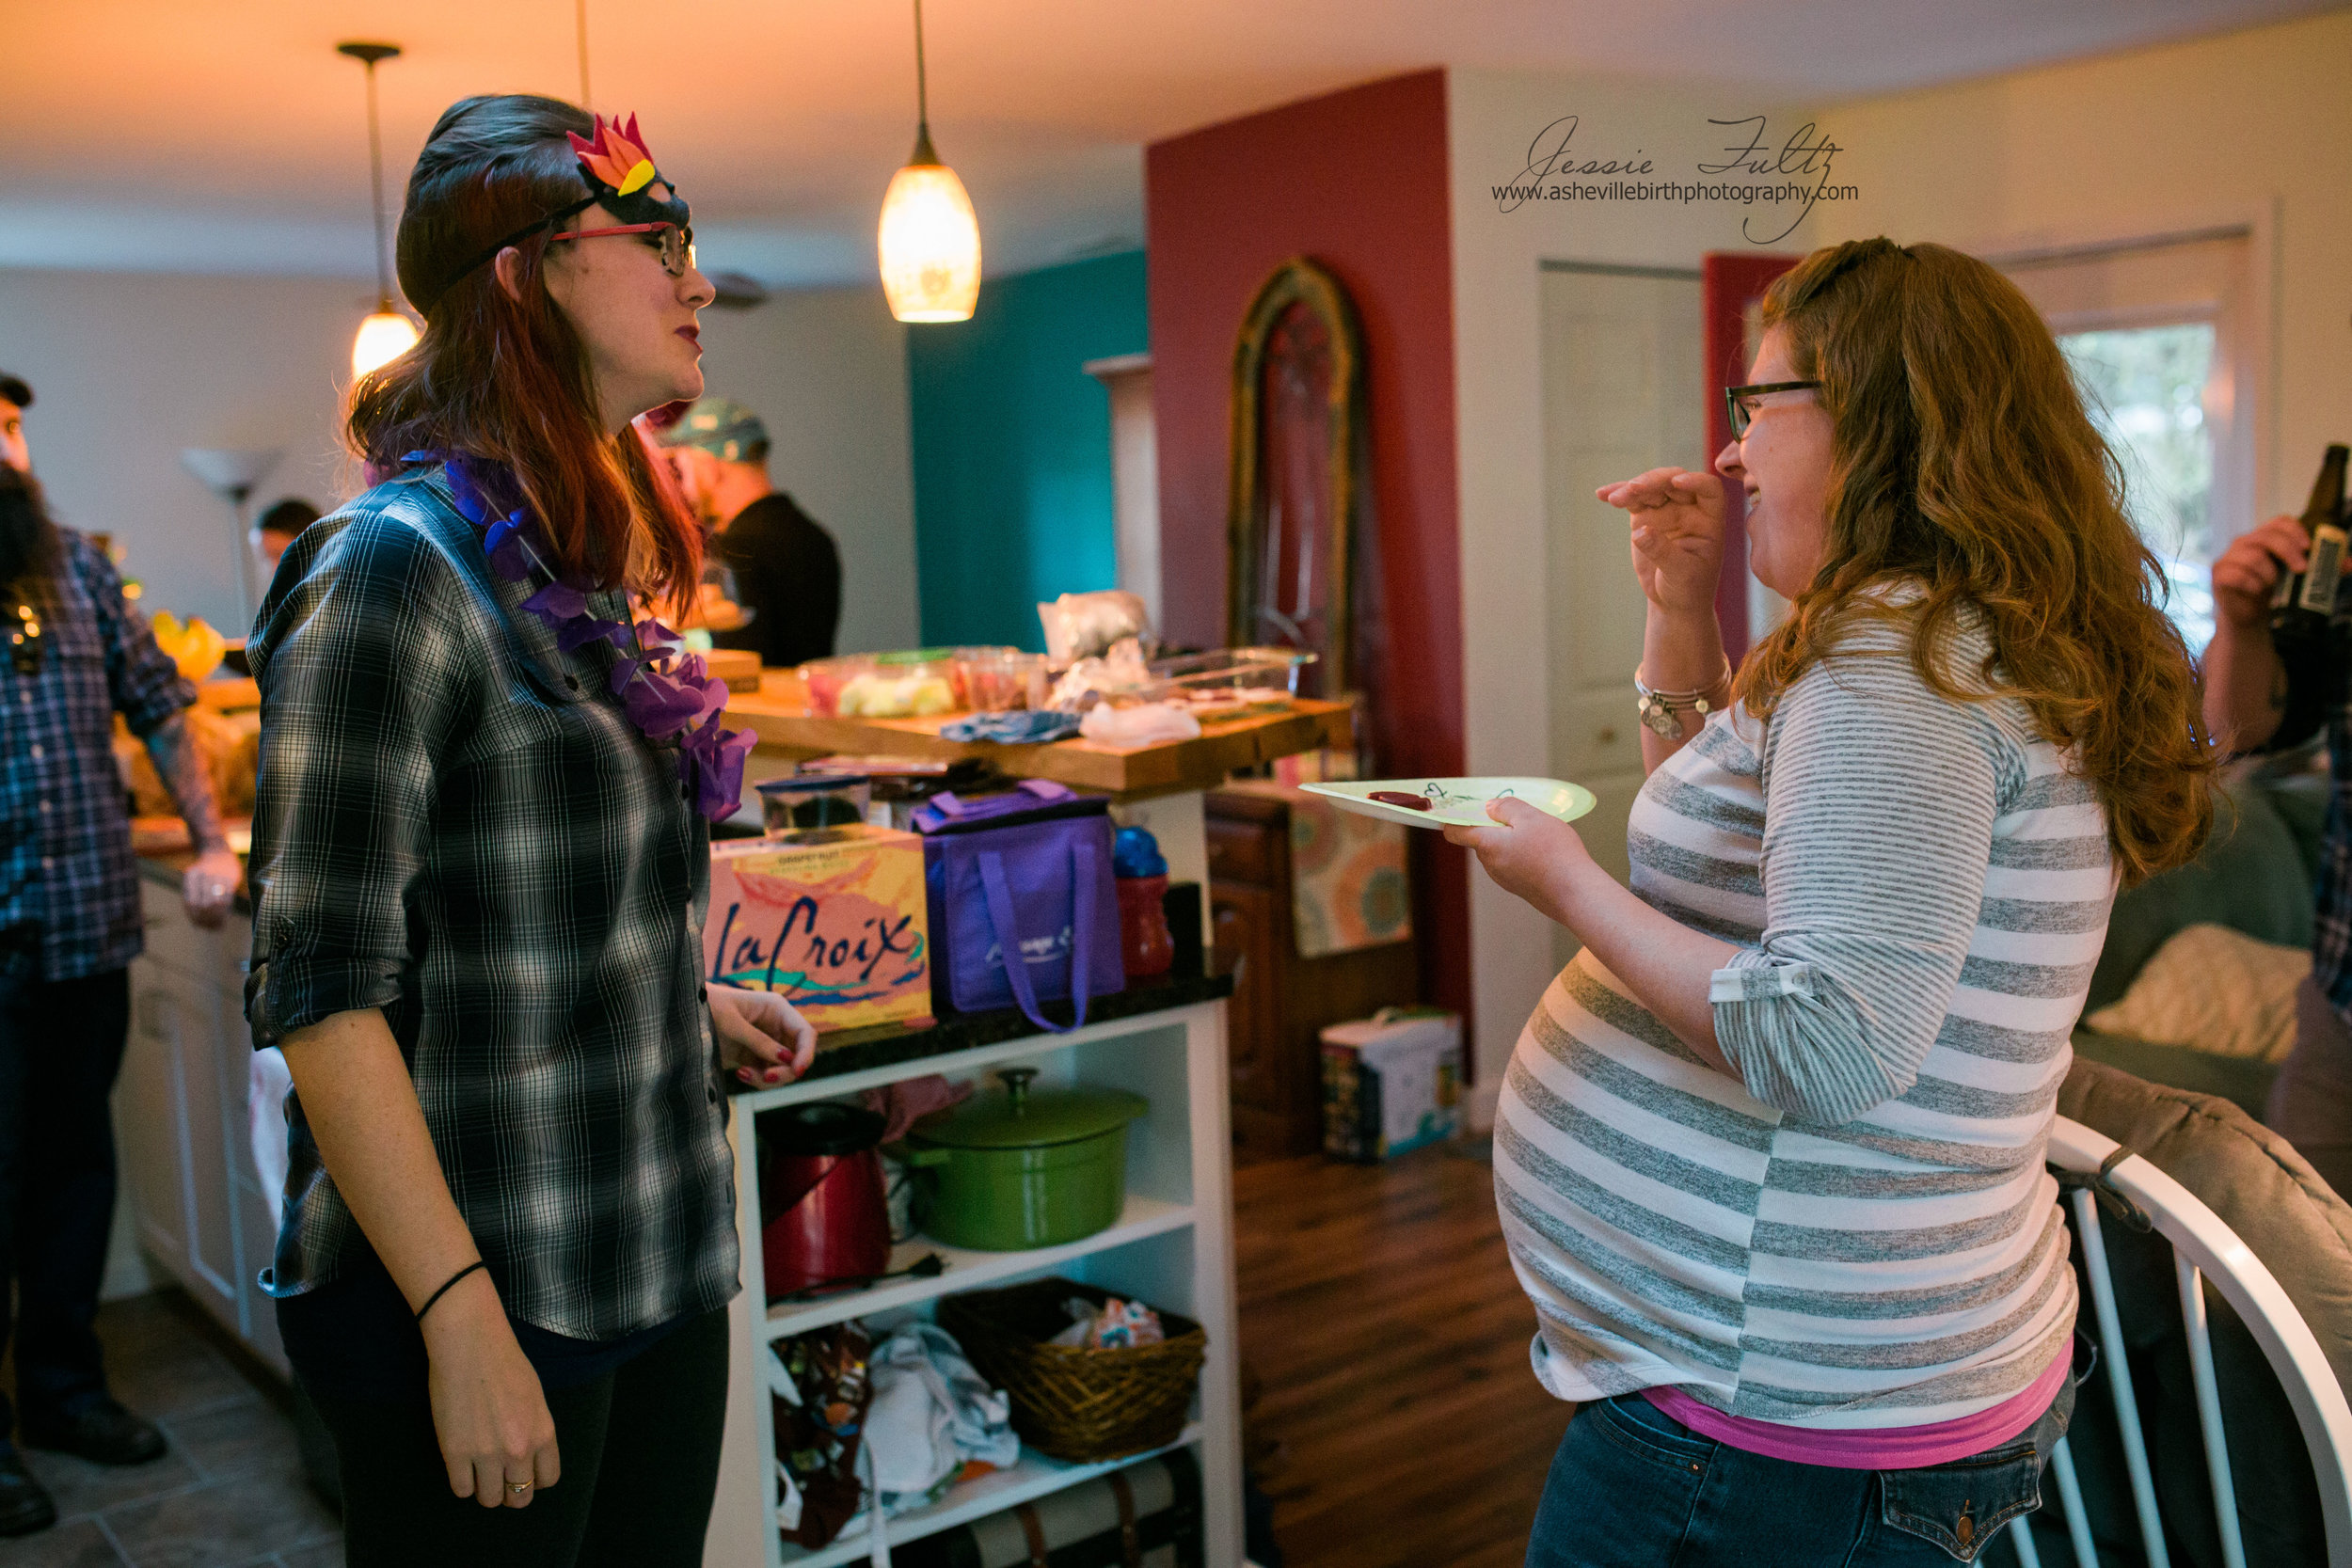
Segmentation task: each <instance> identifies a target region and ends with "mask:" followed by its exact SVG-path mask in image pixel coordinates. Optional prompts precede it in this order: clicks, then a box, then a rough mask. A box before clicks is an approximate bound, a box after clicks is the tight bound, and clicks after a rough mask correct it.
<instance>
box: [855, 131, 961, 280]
mask: <svg viewBox="0 0 2352 1568" xmlns="http://www.w3.org/2000/svg"><path fill="white" fill-rule="evenodd" d="M929 140H930V138H929V137H926V138H925V142H926V144H927V145H925V146H923V147H920V148H918V149H917V150H916V151H917V154H918V156H917V158H916V160H915V161H914V162H913V163H910V164H908V165H907V166H906V167H904V168H902V169H900V170H899V171H898V173H897V174H896V175H893V176H892V177H891V181H890V190H889V192H888V193H887V194H886V195H884V196H883V198H882V230H881V233H880V235H879V236H878V240H877V245H876V248H877V249H878V250H879V251H880V252H881V256H882V293H883V294H884V295H886V296H887V297H888V298H889V300H890V313H891V314H892V315H894V316H896V317H898V319H899V320H900V321H902V322H961V321H970V320H971V319H972V308H973V307H974V306H975V305H976V304H977V303H978V301H979V297H980V220H979V219H978V218H977V216H976V215H974V214H973V211H972V198H970V197H969V196H967V195H965V194H964V190H963V182H962V181H961V180H959V179H957V178H956V171H955V170H954V169H951V168H949V167H948V166H946V164H943V163H940V162H938V161H937V160H936V159H924V158H922V157H921V156H920V154H921V153H923V152H928V151H929V150H930V147H929V146H928V143H929Z"/></svg>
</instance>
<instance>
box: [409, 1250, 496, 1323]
mask: <svg viewBox="0 0 2352 1568" xmlns="http://www.w3.org/2000/svg"><path fill="white" fill-rule="evenodd" d="M489 1266H490V1265H489V1264H487V1263H485V1262H484V1261H483V1260H482V1259H479V1258H477V1259H474V1260H473V1261H472V1262H470V1263H469V1264H467V1265H466V1266H465V1267H464V1268H462V1269H459V1270H458V1271H457V1272H456V1273H455V1274H453V1275H450V1276H449V1278H448V1279H447V1280H446V1281H445V1282H443V1284H442V1286H441V1288H440V1289H439V1290H437V1291H434V1292H433V1294H432V1295H431V1296H430V1297H428V1298H427V1299H426V1301H425V1304H424V1305H423V1306H422V1307H418V1308H417V1322H419V1323H422V1322H424V1315H425V1314H426V1313H427V1312H430V1311H432V1310H433V1308H434V1307H437V1305H439V1303H440V1300H441V1298H442V1297H443V1296H445V1295H447V1294H449V1292H450V1289H451V1287H452V1286H454V1285H455V1284H456V1283H457V1282H458V1281H459V1280H461V1279H463V1278H465V1277H466V1276H467V1275H469V1274H471V1273H473V1272H474V1270H476V1269H486V1268H488V1267H489Z"/></svg>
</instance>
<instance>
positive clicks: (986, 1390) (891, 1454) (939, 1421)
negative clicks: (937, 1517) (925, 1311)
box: [866, 1323, 1021, 1513]
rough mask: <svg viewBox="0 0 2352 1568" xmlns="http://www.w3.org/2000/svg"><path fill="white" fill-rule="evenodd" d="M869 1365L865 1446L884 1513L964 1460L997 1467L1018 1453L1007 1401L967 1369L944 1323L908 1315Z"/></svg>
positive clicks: (918, 1499) (908, 1503) (913, 1503)
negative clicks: (920, 1320) (907, 1320)
mask: <svg viewBox="0 0 2352 1568" xmlns="http://www.w3.org/2000/svg"><path fill="white" fill-rule="evenodd" d="M868 1366H869V1367H870V1368H871V1370H872V1376H873V1385H874V1398H873V1402H872V1403H871V1404H869V1405H868V1406H867V1407H866V1451H867V1453H868V1454H869V1455H870V1456H871V1458H872V1463H873V1486H874V1490H875V1492H876V1493H878V1494H880V1495H881V1497H882V1512H883V1513H903V1512H905V1511H906V1510H908V1509H910V1508H919V1507H921V1506H922V1505H923V1504H925V1503H927V1502H930V1500H931V1499H932V1497H934V1496H935V1495H936V1494H937V1493H938V1492H940V1491H942V1490H944V1489H945V1487H946V1485H948V1484H950V1483H952V1482H953V1481H955V1480H957V1479H958V1478H960V1477H961V1475H962V1474H963V1472H964V1469H965V1466H967V1465H973V1464H975V1463H977V1464H981V1465H990V1466H993V1467H994V1468H997V1469H1003V1468H1004V1467H1006V1466H1007V1465H1012V1464H1014V1463H1015V1462H1017V1461H1018V1460H1019V1459H1020V1457H1021V1439H1020V1438H1018V1437H1016V1436H1014V1435H1013V1432H1012V1401H1011V1400H1010V1399H1009V1397H1008V1396H1007V1395H1006V1394H1005V1393H1003V1392H1002V1391H1001V1390H999V1389H996V1388H992V1387H990V1386H989V1385H988V1381H987V1380H986V1379H985V1378H983V1377H981V1376H980V1374H979V1373H978V1372H977V1371H974V1370H972V1363H971V1362H969V1361H967V1360H965V1359H964V1358H963V1349H962V1347H961V1346H960V1345H958V1344H957V1343H956V1340H955V1336H953V1335H951V1334H949V1333H948V1332H947V1331H946V1329H944V1328H940V1327H938V1326H936V1325H935V1324H932V1323H907V1324H905V1325H903V1326H902V1327H900V1328H899V1329H898V1332H897V1333H895V1334H893V1335H892V1336H891V1337H890V1338H888V1339H886V1340H884V1341H883V1342H882V1347H881V1348H880V1349H878V1350H876V1351H875V1352H874V1354H873V1356H872V1357H871V1359H870V1361H869V1362H868Z"/></svg>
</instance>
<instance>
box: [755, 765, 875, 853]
mask: <svg viewBox="0 0 2352 1568" xmlns="http://www.w3.org/2000/svg"><path fill="white" fill-rule="evenodd" d="M755 787H756V788H757V789H758V790H759V816H760V820H761V821H762V822H764V823H766V824H767V827H768V835H769V836H770V837H771V838H774V837H778V836H781V835H787V834H795V833H805V832H823V831H825V830H827V829H831V828H846V827H848V826H850V824H851V823H853V822H863V821H865V820H866V807H867V806H868V805H869V804H870V803H871V801H872V800H873V795H874V788H873V781H872V780H871V779H869V778H868V777H867V776H866V774H864V773H795V774H794V775H792V777H790V778H788V779H768V780H764V781H762V782H761V783H760V784H758V785H756V786H755Z"/></svg>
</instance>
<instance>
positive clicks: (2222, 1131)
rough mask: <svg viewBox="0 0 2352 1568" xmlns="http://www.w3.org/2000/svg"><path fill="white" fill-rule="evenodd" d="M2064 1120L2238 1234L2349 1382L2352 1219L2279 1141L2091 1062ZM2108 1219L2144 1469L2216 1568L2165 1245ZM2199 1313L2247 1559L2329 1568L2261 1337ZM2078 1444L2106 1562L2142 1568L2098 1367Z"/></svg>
mask: <svg viewBox="0 0 2352 1568" xmlns="http://www.w3.org/2000/svg"><path fill="white" fill-rule="evenodd" d="M2058 1114H2059V1115H2060V1116H2064V1117H2072V1118H2074V1120H2076V1121H2079V1122H2081V1123H2082V1124H2083V1125H2085V1126H2086V1127H2090V1128H2091V1129H2093V1130H2094V1131H2097V1132H2104V1133H2106V1135H2107V1136H2108V1137H2110V1138H2113V1139H2115V1140H2116V1141H2117V1142H2119V1143H2122V1144H2124V1145H2126V1146H2128V1147H2129V1148H2132V1149H2133V1150H2134V1151H2135V1152H2136V1153H2138V1154H2140V1155H2142V1156H2144V1157H2145V1158H2146V1159H2147V1160H2148V1161H2149V1162H2150V1163H2151V1164H2153V1165H2155V1166H2156V1168H2157V1169H2159V1170H2161V1171H2163V1172H2164V1173H2165V1174H2166V1175H2168V1176H2169V1177H2171V1178H2172V1179H2173V1180H2176V1181H2178V1182H2180V1183H2181V1184H2182V1185H2183V1186H2185V1187H2186V1188H2187V1189H2188V1190H2189V1191H2190V1192H2191V1193H2193V1194H2195V1195H2196V1196H2198V1197H2199V1198H2200V1199H2201V1200H2202V1201H2203V1202H2204V1203H2205V1205H2206V1206H2207V1207H2208V1208H2210V1209H2212V1210H2213V1211H2214V1212H2215V1213H2216V1214H2217V1215H2218V1216H2219V1217H2220V1219H2221V1221H2222V1223H2223V1224H2225V1225H2227V1226H2229V1227H2230V1228H2231V1229H2233V1230H2234V1231H2236V1232H2237V1234H2238V1236H2239V1237H2240V1238H2241V1239H2242V1240H2243V1241H2244V1242H2245V1243H2246V1244H2247V1245H2248V1246H2249V1248H2250V1249H2252V1251H2253V1253H2254V1255H2255V1256H2256V1257H2257V1258H2259V1259H2262V1261H2263V1263H2264V1264H2265V1266H2266V1267H2267V1268H2268V1269H2269V1270H2270V1272H2271V1273H2272V1275H2274V1276H2276V1277H2277V1279H2278V1281H2279V1284H2280V1288H2281V1289H2282V1290H2284V1291H2286V1293H2287V1296H2288V1298H2289V1299H2290V1300H2291V1301H2293V1302H2294V1304H2295V1306H2296V1310H2297V1311H2299V1312H2301V1313H2302V1315H2303V1321H2304V1322H2305V1323H2308V1324H2310V1326H2311V1330H2312V1335H2313V1336H2314V1337H2315V1338H2317V1339H2318V1341H2319V1345H2320V1349H2321V1351H2322V1353H2323V1354H2325V1355H2326V1356H2327V1357H2328V1364H2329V1365H2330V1366H2331V1367H2332V1368H2333V1369H2334V1370H2335V1374H2336V1379H2337V1382H2338V1383H2339V1384H2344V1382H2345V1381H2346V1377H2347V1374H2352V1207H2347V1206H2346V1205H2345V1203H2344V1200H2343V1199H2342V1198H2340V1197H2338V1196H2336V1195H2335V1193H2334V1192H2333V1191H2331V1190H2330V1189H2329V1188H2328V1184H2327V1183H2326V1182H2325V1181H2322V1180H2320V1179H2319V1177H2318V1176H2317V1175H2316V1174H2314V1173H2313V1172H2312V1168H2311V1166H2310V1165H2308V1164H2305V1163H2304V1161H2303V1158H2302V1156H2301V1155H2299V1154H2297V1153H2296V1151H2295V1149H2294V1148H2293V1147H2292V1146H2290V1145H2289V1144H2288V1143H2287V1141H2286V1140H2285V1139H2283V1138H2281V1137H2280V1136H2279V1135H2278V1134H2277V1133H2275V1132H2271V1131H2270V1130H2269V1129H2267V1128H2265V1127H2264V1126H2263V1125H2262V1124H2261V1123H2259V1122H2257V1121H2255V1120H2254V1119H2253V1118H2252V1117H2249V1116H2248V1115H2247V1114H2246V1113H2245V1112H2243V1111H2241V1110H2239V1109H2238V1108H2237V1107H2236V1106H2234V1105H2233V1104H2231V1103H2229V1102H2228V1101H2223V1100H2219V1099H2216V1098H2215V1097H2213V1096H2211V1095H2201V1094H2195V1093H2192V1092H2190V1091H2188V1090H2185V1089H2174V1088H2168V1087H2165V1086H2163V1085H2156V1084H2150V1083H2147V1082H2145V1081H2143V1080H2141V1079H2137V1078H2134V1077H2133V1076H2132V1075H2131V1074H2129V1073H2127V1072H2124V1071H2122V1070H2121V1069H2116V1068H2111V1067H2108V1066H2106V1065H2105V1064H2103V1063H2099V1062H2094V1061H2083V1060H2077V1061H2076V1062H2075V1064H2074V1069H2073V1070H2072V1071H2071V1072H2069V1073H2068V1074H2067V1077H2066V1082H2065V1084H2064V1085H2063V1086H2061V1087H2060V1089H2059V1090H2058ZM2073 1217H2074V1216H2073V1213H2072V1205H2071V1204H2070V1205H2069V1213H2068V1218H2069V1219H2070V1221H2071V1220H2072V1219H2073ZM2100 1218H2101V1227H2100V1228H2101V1233H2102V1235H2103V1236H2104V1237H2105V1239H2106V1252H2107V1260H2108V1267H2109V1269H2110V1271H2111V1273H2112V1277H2113V1280H2114V1284H2115V1291H2116V1306H2117V1312H2118V1316H2119V1317H2120V1319H2121V1320H2122V1333H2123V1338H2124V1341H2125V1343H2126V1345H2127V1347H2128V1349H2127V1354H2129V1356H2130V1360H2131V1367H2132V1378H2133V1385H2134V1389H2135V1392H2136V1393H2137V1402H2138V1408H2139V1417H2140V1421H2141V1425H2142V1428H2143V1431H2144V1432H2145V1433H2146V1436H2147V1441H2148V1455H2149V1463H2150V1465H2151V1466H2152V1468H2153V1471H2154V1479H2155V1486H2156V1492H2157V1496H2158V1498H2159V1500H2160V1502H2161V1505H2162V1509H2163V1513H2164V1516H2165V1520H2166V1524H2167V1528H2168V1533H2169V1534H2170V1535H2171V1536H2172V1537H2174V1539H2175V1542H2176V1544H2175V1547H2174V1551H2175V1556H2176V1560H2179V1559H2180V1558H2181V1557H2183V1556H2185V1558H2186V1559H2187V1560H2190V1561H2194V1562H2197V1563H2209V1562H2217V1561H2218V1560H2219V1554H2218V1540H2217V1529H2216V1526H2215V1524H2214V1518H2213V1493H2212V1487H2211V1483H2210V1482H2209V1481H2208V1480H2207V1478H2206V1472H2205V1462H2204V1444H2203V1437H2202V1433H2201V1429H2200V1426H2199V1423H2198V1419H2197V1405H2196V1396H2195V1392H2194V1388H2193V1386H2192V1384H2191V1382H2190V1377H2189V1370H2188V1353H2187V1337H2186V1333H2185V1330H2184V1328H2183V1327H2182V1323H2181V1309H2180V1294H2179V1290H2178V1288H2177V1286H2176V1285H2175V1283H2174V1278H2173V1272H2172V1245H2171V1243H2169V1242H2168V1241H2166V1240H2165V1239H2164V1238H2163V1237H2162V1236H2161V1235H2156V1234H2153V1233H2151V1234H2147V1235H2140V1234H2137V1233H2135V1232H2133V1231H2132V1230H2130V1229H2128V1228H2126V1227H2124V1226H2123V1225H2122V1223H2121V1222H2119V1221H2118V1220H2117V1219H2116V1218H2115V1217H2114V1216H2113V1215H2112V1214H2108V1213H2106V1212H2102V1213H2101V1216H2100ZM2074 1251H2075V1267H2076V1274H2077V1279H2078V1282H2079V1283H2081V1286H2082V1315H2081V1319H2080V1327H2081V1330H2082V1332H2083V1333H2085V1334H2086V1335H2088V1336H2089V1337H2090V1338H2093V1339H2096V1338H2098V1335H2097V1332H2096V1318H2095V1314H2094V1313H2093V1310H2092V1307H2091V1304H2090V1287H2089V1283H2088V1281H2087V1280H2086V1279H2083V1277H2082V1275H2081V1247H2080V1244H2079V1242H2078V1243H2077V1245H2076V1247H2075V1249H2074ZM2205 1301H2206V1307H2207V1312H2208V1316H2209V1318H2210V1322H2211V1326H2212V1338H2213V1353H2214V1367H2215V1378H2216V1381H2217V1384H2218V1386H2219V1387H2220V1391H2221V1403H2222V1422H2223V1425H2224V1427H2225V1428H2226V1429H2227V1431H2228V1433H2229V1441H2230V1457H2231V1462H2232V1471H2233V1481H2234V1482H2235V1485H2236V1490H2237V1498H2238V1515H2239V1521H2240V1525H2241V1527H2242V1528H2243V1529H2244V1531H2245V1535H2246V1548H2247V1560H2248V1561H2249V1562H2260V1563H2303V1562H2312V1563H2316V1562H2321V1561H2324V1560H2325V1559H2326V1545H2325V1543H2326V1534H2325V1530H2324V1528H2323V1527H2322V1524H2321V1521H2320V1516H2319V1497H2318V1493H2317V1491H2316V1489H2315V1487H2314V1486H2313V1484H2312V1474H2311V1465H2310V1461H2309V1458H2308V1455H2307V1450H2306V1449H2304V1446H2303V1439H2302V1431H2301V1428H2300V1427H2299V1426H2298V1425H2297V1424H2296V1419H2295V1415H2294V1412H2293V1410H2292V1408H2291V1407H2290V1406H2289V1405H2288V1403H2287V1399H2286V1394H2285V1392H2284V1390H2283V1389H2282V1388H2281V1387H2280V1385H2279V1382H2278V1379H2277V1376H2276V1374H2274V1373H2273V1372H2272V1371H2271V1370H2270V1364H2269V1360H2268V1358H2267V1357H2266V1356H2265V1355H2264V1354H2263V1352H2262V1349H2261V1347H2260V1346H2259V1345H2258V1344H2256V1343H2255V1341H2254V1338H2253V1336H2252V1335H2251V1334H2249V1332H2248V1331H2247V1329H2246V1326H2245V1324H2244V1323H2242V1322H2240V1321H2239V1319H2238V1317H2237V1314H2236V1313H2235V1312H2234V1311H2233V1309H2232V1308H2231V1307H2230V1305H2229V1304H2228V1303H2227V1302H2226V1301H2224V1300H2223V1299H2222V1298H2221V1297H2220V1295H2219V1294H2218V1293H2217V1291H2214V1289H2213V1288H2212V1286H2211V1284H2210V1283H2208V1285H2207V1286H2206V1289H2205ZM2103 1354H2104V1347H2103ZM2070 1436H2071V1439H2072V1440H2071V1442H2070V1447H2071V1448H2072V1449H2073V1450H2074V1455H2075V1461H2076V1465H2077V1469H2078V1471H2079V1472H2080V1476H2081V1480H2082V1483H2083V1489H2084V1494H2085V1500H2086V1504H2087V1506H2088V1508H2089V1510H2090V1523H2091V1529H2092V1533H2093V1535H2094V1536H2095V1537H2096V1538H2097V1540H2098V1541H2099V1544H2100V1545H2101V1547H2102V1554H2103V1556H2104V1555H2105V1553H2106V1550H2107V1549H2108V1548H2113V1549H2114V1551H2115V1554H2116V1559H2117V1560H2122V1561H2137V1560H2139V1556H2140V1544H2139V1535H2138V1527H2137V1522H2136V1521H2135V1519H2134V1516H2133V1511H2132V1502H2131V1492H2130V1488H2129V1485H2128V1482H2127V1481H2126V1480H2125V1477H2124V1471H2123V1466H2122V1439H2121V1437H2120V1435H2119V1432H2118V1428H2117V1425H2116V1419H2115V1405H2114V1395H2113V1393H2112V1391H2111V1388H2110V1386H2109V1385H2108V1383H2107V1378H2106V1373H2105V1372H2104V1371H2103V1372H2102V1373H2100V1374H2099V1375H2098V1376H2096V1377H2094V1378H2093V1379H2092V1386H2088V1387H2086V1388H2084V1390H2083V1391H2082V1396H2081V1398H2080V1399H2079V1400H2078V1401H2077V1402H2076V1404H2075V1407H2074V1432H2073V1433H2071V1434H2070ZM2053 1497H2055V1492H2053ZM2042 1519H2043V1522H2042V1523H2041V1524H2039V1525H2038V1527H2037V1528H2036V1531H2035V1536H2036V1539H2037V1540H2045V1539H2046V1540H2048V1541H2049V1542H2051V1543H2052V1544H2056V1543H2058V1542H2059V1541H2062V1540H2063V1536H2062V1534H2046V1533H2045V1532H2048V1531H2052V1530H2056V1529H2057V1528H2058V1520H2057V1517H2056V1513H2055V1511H2054V1510H2045V1511H2044V1513H2043V1515H2042ZM2184 1548H2185V1550H2184Z"/></svg>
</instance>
